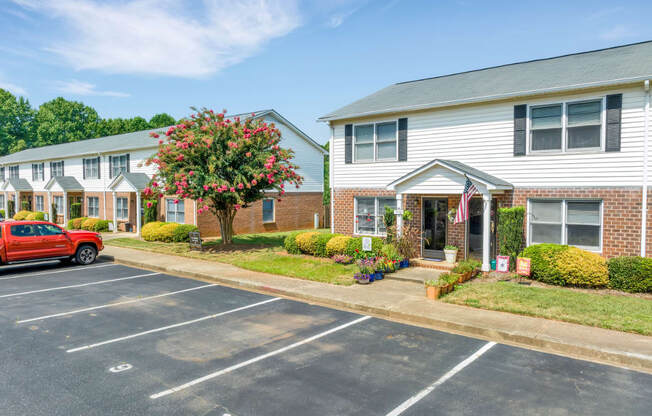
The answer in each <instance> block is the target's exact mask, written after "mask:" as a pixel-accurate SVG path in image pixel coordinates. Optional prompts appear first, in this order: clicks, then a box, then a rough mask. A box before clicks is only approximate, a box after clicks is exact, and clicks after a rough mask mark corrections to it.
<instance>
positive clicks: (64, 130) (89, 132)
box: [34, 97, 101, 147]
mask: <svg viewBox="0 0 652 416" xmlns="http://www.w3.org/2000/svg"><path fill="white" fill-rule="evenodd" d="M100 121H101V119H100V117H99V116H98V115H97V111H95V109H93V108H92V107H89V106H87V105H84V104H83V103H80V102H77V101H68V100H66V99H65V98H62V97H58V98H55V99H54V100H52V101H48V102H46V103H43V104H42V105H41V106H40V107H39V109H38V112H37V113H36V124H37V127H36V142H35V143H34V147H40V146H47V145H51V144H59V143H68V142H76V141H79V140H85V139H90V138H93V137H98V136H97V133H98V129H99V124H100Z"/></svg>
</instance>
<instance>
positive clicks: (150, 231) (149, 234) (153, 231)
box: [140, 221, 165, 241]
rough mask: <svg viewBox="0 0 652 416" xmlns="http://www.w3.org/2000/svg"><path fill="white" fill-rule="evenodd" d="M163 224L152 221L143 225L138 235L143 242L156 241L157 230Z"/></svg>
mask: <svg viewBox="0 0 652 416" xmlns="http://www.w3.org/2000/svg"><path fill="white" fill-rule="evenodd" d="M163 224H165V223H164V222H161V221H154V222H148V223H147V224H145V225H143V228H142V230H141V231H140V235H141V236H142V237H143V240H145V241H156V236H157V233H158V229H159V228H161V226H162V225H163Z"/></svg>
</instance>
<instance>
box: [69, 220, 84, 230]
mask: <svg viewBox="0 0 652 416" xmlns="http://www.w3.org/2000/svg"><path fill="white" fill-rule="evenodd" d="M87 219H88V217H81V218H75V219H72V220H70V221H68V229H69V230H81V228H82V223H83V222H84V221H86V220H87Z"/></svg>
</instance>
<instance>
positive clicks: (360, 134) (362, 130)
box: [355, 124, 374, 143]
mask: <svg viewBox="0 0 652 416" xmlns="http://www.w3.org/2000/svg"><path fill="white" fill-rule="evenodd" d="M355 142H356V143H373V142H374V125H373V124H368V125H366V126H355Z"/></svg>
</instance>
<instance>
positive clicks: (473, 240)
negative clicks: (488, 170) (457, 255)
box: [468, 198, 496, 261]
mask: <svg viewBox="0 0 652 416" xmlns="http://www.w3.org/2000/svg"><path fill="white" fill-rule="evenodd" d="M483 207H484V201H483V200H482V198H471V201H470V202H469V232H468V236H469V239H468V249H469V256H470V257H472V258H474V259H476V260H480V261H482V234H483V230H484V228H483V218H484V216H483ZM490 215H491V223H490V224H489V232H490V235H489V258H490V259H493V258H495V257H496V200H495V199H492V200H491V214H490Z"/></svg>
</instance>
